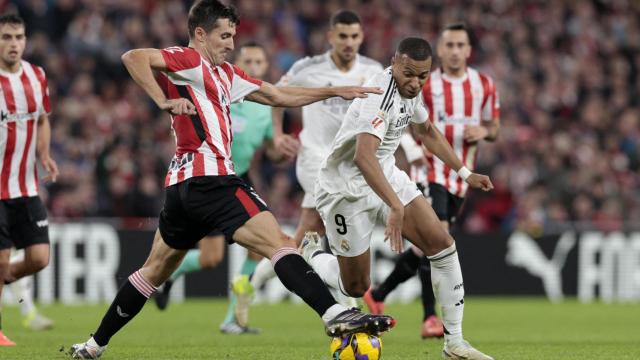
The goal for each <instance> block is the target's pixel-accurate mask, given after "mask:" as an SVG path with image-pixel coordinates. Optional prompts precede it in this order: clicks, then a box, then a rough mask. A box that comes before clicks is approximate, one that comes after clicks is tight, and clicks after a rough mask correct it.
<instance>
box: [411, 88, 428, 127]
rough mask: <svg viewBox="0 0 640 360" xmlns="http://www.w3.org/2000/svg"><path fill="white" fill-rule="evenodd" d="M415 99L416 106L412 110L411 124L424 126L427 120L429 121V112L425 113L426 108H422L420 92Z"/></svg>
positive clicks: (422, 102)
mask: <svg viewBox="0 0 640 360" xmlns="http://www.w3.org/2000/svg"><path fill="white" fill-rule="evenodd" d="M417 98H418V101H416V105H415V107H414V108H413V116H412V117H411V122H413V123H416V124H424V123H425V122H426V121H427V120H429V112H428V111H427V107H426V106H424V101H423V99H422V92H421V93H420V94H419V95H418V96H417Z"/></svg>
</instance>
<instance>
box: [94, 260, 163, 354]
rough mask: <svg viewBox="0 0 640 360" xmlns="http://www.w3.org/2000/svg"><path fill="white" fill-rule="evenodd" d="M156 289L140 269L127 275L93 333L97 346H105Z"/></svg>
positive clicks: (140, 308)
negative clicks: (127, 277)
mask: <svg viewBox="0 0 640 360" xmlns="http://www.w3.org/2000/svg"><path fill="white" fill-rule="evenodd" d="M156 290H157V288H156V287H155V286H153V285H152V284H151V283H150V282H148V281H147V280H146V279H145V278H144V277H143V276H142V274H141V273H140V270H138V271H136V272H134V273H133V274H131V276H129V279H128V280H127V281H125V283H124V284H123V285H122V287H120V290H118V294H116V297H115V299H113V302H112V303H111V306H110V307H109V310H107V313H106V314H105V315H104V317H103V318H102V322H101V323H100V326H99V327H98V330H96V332H95V334H94V335H93V339H94V340H95V341H96V343H97V344H98V345H99V346H105V345H107V344H108V343H109V340H110V339H111V337H112V336H113V335H115V333H117V332H118V331H119V330H120V329H121V328H122V327H123V326H125V325H126V324H127V323H128V322H129V321H130V320H131V319H133V318H134V317H135V316H136V315H137V314H138V313H139V312H140V310H142V307H143V306H144V304H145V302H146V301H147V299H148V298H149V297H150V296H151V295H152V294H153V293H154V292H155V291H156Z"/></svg>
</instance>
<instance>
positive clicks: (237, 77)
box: [231, 65, 262, 103]
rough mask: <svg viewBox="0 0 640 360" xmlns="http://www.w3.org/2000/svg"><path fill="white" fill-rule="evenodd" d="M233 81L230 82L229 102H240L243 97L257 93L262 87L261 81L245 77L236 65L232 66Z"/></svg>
mask: <svg viewBox="0 0 640 360" xmlns="http://www.w3.org/2000/svg"><path fill="white" fill-rule="evenodd" d="M232 68H233V79H232V80H231V102H232V103H235V102H241V101H242V100H243V99H244V97H245V96H247V95H249V94H251V93H252V92H254V91H258V90H259V89H260V87H261V86H262V80H257V79H254V78H252V77H251V76H249V75H247V74H246V73H245V72H244V71H242V70H241V69H240V68H239V67H237V66H236V65H232Z"/></svg>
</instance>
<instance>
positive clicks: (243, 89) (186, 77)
mask: <svg viewBox="0 0 640 360" xmlns="http://www.w3.org/2000/svg"><path fill="white" fill-rule="evenodd" d="M161 52H162V56H163V57H164V61H165V63H166V64H167V71H166V72H165V73H164V76H160V77H159V83H160V85H161V87H162V88H163V90H164V91H165V93H166V94H167V97H168V98H169V99H178V98H186V99H189V100H190V101H191V102H192V103H193V104H194V105H195V106H196V110H197V114H196V115H180V116H172V117H171V127H172V128H173V131H174V133H175V137H176V154H175V155H174V157H173V159H172V160H171V164H170V165H169V172H168V174H167V177H166V179H165V186H170V185H174V184H177V183H179V182H181V181H184V180H186V179H189V178H191V177H194V176H206V175H209V176H222V175H233V174H235V172H234V169H233V162H232V161H231V141H232V135H231V116H230V114H229V111H230V109H229V106H230V105H231V103H234V102H239V101H242V99H243V98H244V97H245V96H247V95H249V94H251V93H252V92H254V91H256V90H258V89H260V86H262V81H260V80H256V79H253V78H251V77H249V76H248V75H247V74H245V73H244V72H243V71H242V70H240V68H238V67H237V66H235V65H232V64H229V63H227V62H225V63H223V64H222V65H219V66H214V65H212V64H211V63H209V61H207V60H206V59H204V58H203V57H202V56H200V54H199V53H198V52H197V51H196V50H195V49H193V48H188V47H178V46H174V47H170V48H166V49H163V50H161Z"/></svg>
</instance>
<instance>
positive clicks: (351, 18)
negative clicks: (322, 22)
mask: <svg viewBox="0 0 640 360" xmlns="http://www.w3.org/2000/svg"><path fill="white" fill-rule="evenodd" d="M337 24H345V25H351V24H362V20H360V16H358V14H356V13H355V12H353V11H351V10H346V9H342V10H338V11H336V12H335V13H334V14H333V15H331V20H330V21H329V25H331V27H334V26H336V25H337Z"/></svg>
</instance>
